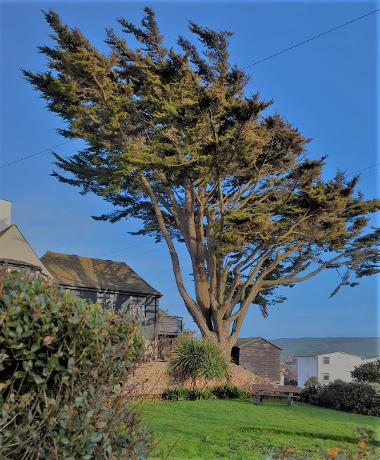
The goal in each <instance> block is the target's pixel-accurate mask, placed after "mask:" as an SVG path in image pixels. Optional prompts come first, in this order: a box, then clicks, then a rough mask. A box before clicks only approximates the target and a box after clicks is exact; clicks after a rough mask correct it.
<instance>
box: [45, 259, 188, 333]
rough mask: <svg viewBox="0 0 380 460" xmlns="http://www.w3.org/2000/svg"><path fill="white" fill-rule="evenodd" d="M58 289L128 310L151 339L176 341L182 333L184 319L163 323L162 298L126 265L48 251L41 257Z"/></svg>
mask: <svg viewBox="0 0 380 460" xmlns="http://www.w3.org/2000/svg"><path fill="white" fill-rule="evenodd" d="M41 262H42V263H43V264H44V265H45V266H46V267H47V269H48V270H49V272H50V273H51V274H52V276H53V278H54V279H55V281H56V282H57V283H58V285H59V286H60V287H61V288H63V289H65V290H67V291H70V292H72V293H73V294H75V295H77V296H78V297H80V298H82V299H85V300H87V301H90V302H93V303H96V302H98V303H100V304H102V305H103V306H104V307H105V308H113V309H115V310H121V309H122V310H124V311H125V312H126V314H127V315H128V316H129V317H130V319H132V320H135V321H137V322H139V323H140V326H141V329H142V331H143V333H144V335H145V337H146V338H147V339H149V340H150V339H155V338H159V337H160V336H165V337H175V336H177V335H178V334H180V333H181V332H182V318H179V317H171V316H168V317H166V318H165V321H163V320H162V321H160V320H159V299H160V297H161V294H160V292H159V291H157V290H156V289H154V288H153V287H152V286H151V285H150V284H148V283H147V282H146V281H145V280H144V279H143V278H141V276H140V275H138V274H137V273H136V272H135V271H134V270H132V269H131V268H130V267H129V266H128V265H127V264H126V263H124V262H115V261H112V260H102V259H93V258H90V257H82V256H78V255H69V254H62V253H58V252H50V251H48V252H47V253H46V254H45V255H43V256H42V257H41Z"/></svg>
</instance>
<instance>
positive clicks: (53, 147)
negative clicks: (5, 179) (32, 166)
mask: <svg viewBox="0 0 380 460" xmlns="http://www.w3.org/2000/svg"><path fill="white" fill-rule="evenodd" d="M73 140H74V139H70V140H68V141H66V142H61V143H60V144H57V145H53V146H52V147H48V148H46V149H43V150H40V151H39V152H35V153H31V154H30V155H25V156H24V157H21V158H18V159H17V160H14V161H11V162H10V163H5V164H3V165H0V169H3V168H6V167H8V166H13V165H15V164H17V163H20V162H21V161H25V160H29V159H30V158H34V157H36V156H38V155H41V154H42V153H45V152H48V151H50V150H52V149H55V148H57V147H61V146H62V145H66V144H68V143H69V142H73Z"/></svg>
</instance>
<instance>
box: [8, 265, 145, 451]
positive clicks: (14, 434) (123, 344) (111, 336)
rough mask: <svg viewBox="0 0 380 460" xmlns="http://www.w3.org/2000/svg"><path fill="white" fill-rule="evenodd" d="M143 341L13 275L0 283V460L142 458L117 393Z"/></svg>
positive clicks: (140, 438) (137, 435)
mask: <svg viewBox="0 0 380 460" xmlns="http://www.w3.org/2000/svg"><path fill="white" fill-rule="evenodd" d="M142 344H143V338H142V335H141V333H140V332H139V331H138V330H137V329H136V326H135V325H133V324H128V323H127V322H125V321H124V318H121V317H119V316H118V315H117V314H116V313H115V312H113V311H104V310H103V309H102V308H101V307H100V306H98V305H89V304H87V303H85V302H84V301H82V300H80V299H78V298H76V297H74V296H72V295H70V294H68V293H66V292H64V291H62V290H60V289H58V288H56V287H54V286H52V285H50V284H48V283H46V282H45V281H44V280H43V279H42V278H36V279H32V278H27V277H22V276H21V275H20V274H18V273H17V272H12V273H2V274H1V276H0V382H1V384H0V432H1V438H0V458H2V459H13V458H18V457H20V458H23V459H35V458H56V459H66V458H75V459H93V458H94V459H100V458H108V459H118V458H126V457H128V458H131V459H133V458H136V459H137V458H140V457H141V455H142V453H143V451H144V449H145V448H146V447H147V443H148V440H149V436H148V435H146V433H145V432H144V429H143V428H142V425H141V421H140V417H139V415H138V414H137V413H136V412H135V411H134V410H133V409H132V408H131V407H130V406H129V404H127V402H126V398H125V396H124V395H123V394H122V393H121V391H120V389H121V385H120V384H121V383H123V382H125V379H126V377H127V373H128V370H129V368H131V367H132V366H133V365H134V363H135V362H136V359H137V358H138V356H139V355H140V352H141V348H142Z"/></svg>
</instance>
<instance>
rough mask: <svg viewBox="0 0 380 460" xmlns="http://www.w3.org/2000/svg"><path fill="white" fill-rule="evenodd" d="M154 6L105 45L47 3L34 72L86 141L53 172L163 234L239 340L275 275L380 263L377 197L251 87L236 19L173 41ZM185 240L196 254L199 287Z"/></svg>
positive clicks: (215, 324)
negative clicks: (238, 51) (45, 31)
mask: <svg viewBox="0 0 380 460" xmlns="http://www.w3.org/2000/svg"><path fill="white" fill-rule="evenodd" d="M144 11H145V16H144V18H143V19H142V25H141V27H137V26H135V25H134V24H132V23H131V22H129V21H128V20H126V19H119V23H120V25H121V27H122V30H123V33H124V36H118V35H116V33H115V32H114V31H113V30H112V29H108V30H107V37H106V44H107V45H108V46H109V50H110V51H109V53H104V52H101V51H99V50H98V49H96V48H95V47H94V46H93V45H92V44H91V43H90V41H89V40H88V39H87V38H86V37H85V36H84V35H83V34H82V33H81V32H80V31H79V30H78V29H71V28H69V27H68V26H66V25H64V24H63V23H62V22H61V20H60V19H59V17H58V16H57V14H56V13H54V12H53V11H49V12H47V13H46V14H45V17H46V20H47V21H48V23H49V24H50V26H51V28H52V29H53V32H54V34H53V35H52V38H53V40H54V42H55V45H54V46H42V47H40V51H41V52H42V53H43V54H44V55H46V56H47V58H48V68H47V70H45V71H43V72H37V73H35V72H31V71H24V74H25V77H26V78H27V80H28V81H29V82H30V83H31V84H32V85H33V86H34V87H35V88H36V89H38V90H39V92H40V93H41V95H42V97H43V98H45V99H46V101H47V104H48V108H49V110H51V111H52V112H55V113H57V114H59V115H60V116H61V117H62V119H63V120H64V121H65V128H64V129H61V130H60V132H61V134H62V135H63V136H65V137H66V138H75V139H78V138H79V139H82V140H83V141H85V143H86V148H84V149H83V150H81V151H79V152H77V153H75V154H73V155H72V156H71V157H70V158H68V159H65V158H62V157H60V156H57V165H58V167H59V169H60V172H55V173H54V175H55V176H56V177H57V178H58V179H59V180H60V181H62V182H65V183H68V184H71V185H74V186H78V187H80V189H81V191H82V193H87V192H92V193H95V194H96V195H98V196H101V197H102V198H104V199H105V200H106V201H108V202H109V203H111V204H112V205H113V206H114V211H113V212H111V213H110V214H106V215H102V216H98V217H96V218H97V219H101V220H108V221H110V222H116V221H118V220H122V219H126V218H128V217H134V218H138V219H140V221H141V222H142V226H141V228H140V230H139V231H138V232H136V233H137V234H140V235H147V234H148V235H153V236H154V237H155V238H156V240H157V241H160V240H164V241H165V242H166V244H167V246H168V248H169V251H170V256H171V261H172V265H173V271H174V275H175V279H176V283H177V286H178V290H179V292H180V294H181V296H182V298H183V300H184V302H185V304H186V306H187V308H188V310H189V312H190V314H191V315H192V317H193V318H194V320H195V322H196V323H197V325H198V326H199V328H200V330H201V333H202V335H203V336H204V337H206V338H208V339H209V340H211V341H213V342H214V343H217V344H219V346H220V347H221V348H223V350H225V351H226V353H229V350H230V348H231V347H232V345H233V344H234V342H235V340H236V338H237V336H238V334H239V331H240V328H241V325H242V322H243V320H244V317H245V315H246V312H247V310H248V308H249V306H250V305H251V304H256V305H258V306H259V307H260V308H261V310H262V312H263V314H264V315H266V314H267V306H268V304H270V303H273V302H278V301H281V300H283V298H282V297H281V296H278V295H276V292H275V291H276V289H277V288H278V287H279V286H284V285H285V286H292V285H294V284H296V283H299V282H302V281H305V280H307V279H309V278H311V277H313V276H315V275H317V274H318V273H320V272H321V271H322V270H325V269H337V268H338V267H344V272H343V273H344V274H343V275H342V281H341V283H340V285H342V284H351V285H354V283H353V281H352V280H350V275H353V276H354V277H357V278H361V277H363V276H367V275H371V274H373V273H375V272H377V269H376V262H377V261H378V252H377V251H376V247H375V246H376V243H377V233H376V231H372V230H368V214H369V213H372V212H374V211H375V210H377V209H378V208H379V201H377V200H367V201H366V200H365V199H364V198H363V196H362V195H361V194H360V193H356V192H355V186H356V185H357V182H358V177H353V178H351V179H349V178H347V177H346V175H345V174H344V173H343V172H337V174H336V176H335V177H334V178H332V179H330V180H327V181H325V180H323V178H322V176H321V173H322V168H323V166H324V163H325V160H326V158H325V157H323V158H321V159H319V160H312V159H308V158H307V157H306V153H305V152H306V150H305V149H306V145H307V143H308V142H309V140H308V139H307V138H306V137H305V136H303V135H302V134H301V133H300V132H299V131H298V130H297V129H296V128H295V127H293V126H292V125H291V124H290V123H289V122H287V121H286V120H284V119H283V118H282V117H281V116H280V115H267V114H266V113H265V109H266V108H268V107H269V106H270V104H271V102H270V101H263V100H262V99H261V98H260V97H259V95H258V94H247V91H246V84H247V82H248V75H247V74H246V73H245V72H244V71H243V70H241V69H239V68H238V67H236V66H232V65H231V64H230V62H229V52H228V41H229V38H230V36H231V33H230V32H227V31H221V32H216V31H213V30H211V29H208V28H205V27H201V26H199V25H197V24H195V23H193V22H190V25H189V28H190V32H191V34H192V35H193V36H194V37H196V38H197V39H198V46H196V45H195V44H193V42H191V41H189V40H188V39H187V38H184V37H179V39H178V42H177V45H176V46H175V47H172V48H165V47H164V45H163V36H162V35H161V33H160V31H159V28H158V25H157V22H156V20H155V15H154V12H153V11H152V10H151V9H150V8H145V10H144ZM128 36H133V37H134V39H136V40H137V42H138V43H139V45H138V47H137V48H136V47H132V46H131V45H129V42H128V41H127V40H126V38H128ZM176 241H177V242H180V243H183V244H184V245H185V246H186V248H187V251H188V253H189V255H190V258H191V262H192V268H193V276H194V288H195V289H194V291H195V295H194V296H192V295H191V294H190V293H189V292H188V291H187V289H186V288H185V286H184V282H183V275H182V272H181V265H180V260H179V257H178V254H177V249H176V245H175V242H176Z"/></svg>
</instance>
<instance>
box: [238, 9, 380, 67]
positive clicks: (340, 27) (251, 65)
mask: <svg viewBox="0 0 380 460" xmlns="http://www.w3.org/2000/svg"><path fill="white" fill-rule="evenodd" d="M378 11H380V8H377V9H376V10H373V11H370V12H369V13H366V14H363V15H362V16H359V17H357V18H354V19H351V20H350V21H347V22H345V23H344V24H340V25H339V26H336V27H333V28H332V29H329V30H326V31H325V32H321V33H320V34H318V35H314V36H313V37H310V38H307V39H306V40H303V41H302V42H298V43H295V44H294V45H292V46H289V47H288V48H285V49H283V50H281V51H277V52H276V53H273V54H271V55H270V56H267V57H265V58H262V59H259V60H258V61H256V62H253V63H252V64H249V65H247V66H245V67H243V70H245V69H248V68H250V67H253V66H255V65H258V64H262V63H263V62H266V61H269V59H273V58H274V57H277V56H280V54H284V53H286V52H287V51H290V50H292V49H294V48H298V47H299V46H301V45H304V44H305V43H309V42H311V41H313V40H316V39H317V38H320V37H323V36H324V35H327V34H329V33H331V32H334V31H335V30H338V29H342V28H343V27H346V26H348V25H350V24H353V23H354V22H357V21H360V20H361V19H364V18H366V17H368V16H370V15H371V14H375V13H377V12H378Z"/></svg>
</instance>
